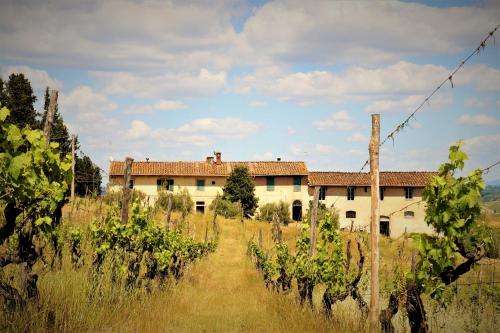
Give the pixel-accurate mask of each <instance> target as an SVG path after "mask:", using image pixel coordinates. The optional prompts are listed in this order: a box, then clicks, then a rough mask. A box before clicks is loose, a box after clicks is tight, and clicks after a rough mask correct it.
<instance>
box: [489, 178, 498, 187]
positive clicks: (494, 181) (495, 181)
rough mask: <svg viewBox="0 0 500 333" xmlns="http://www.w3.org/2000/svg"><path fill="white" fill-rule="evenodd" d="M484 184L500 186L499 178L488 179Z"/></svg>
mask: <svg viewBox="0 0 500 333" xmlns="http://www.w3.org/2000/svg"><path fill="white" fill-rule="evenodd" d="M486 185H488V186H500V179H495V180H488V181H486Z"/></svg>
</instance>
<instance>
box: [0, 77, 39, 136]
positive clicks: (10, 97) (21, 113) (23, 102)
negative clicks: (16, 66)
mask: <svg viewBox="0 0 500 333" xmlns="http://www.w3.org/2000/svg"><path fill="white" fill-rule="evenodd" d="M0 86H1V89H0V103H1V104H2V106H4V107H7V109H9V110H10V117H9V120H10V122H11V123H12V124H15V125H17V126H18V127H20V128H23V127H24V126H30V127H31V128H32V129H35V128H40V123H39V121H38V117H39V114H38V113H37V112H36V110H35V106H34V104H35V102H36V96H35V95H34V94H33V89H32V88H31V84H30V82H29V81H28V79H27V78H26V77H25V76H24V74H22V73H19V74H14V73H13V74H11V75H10V76H9V80H8V81H7V82H3V81H2V83H1V84H0Z"/></svg>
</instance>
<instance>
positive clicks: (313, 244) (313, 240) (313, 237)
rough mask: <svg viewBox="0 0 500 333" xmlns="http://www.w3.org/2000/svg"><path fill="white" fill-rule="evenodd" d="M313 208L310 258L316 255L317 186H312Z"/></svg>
mask: <svg viewBox="0 0 500 333" xmlns="http://www.w3.org/2000/svg"><path fill="white" fill-rule="evenodd" d="M313 193H314V194H313V206H312V210H311V249H310V254H311V257H314V255H315V254H316V220H317V218H318V201H319V186H314V192H313Z"/></svg>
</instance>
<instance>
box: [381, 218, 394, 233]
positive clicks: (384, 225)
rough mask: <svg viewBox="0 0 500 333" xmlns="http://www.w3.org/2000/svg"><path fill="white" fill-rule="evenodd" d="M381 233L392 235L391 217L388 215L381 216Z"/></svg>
mask: <svg viewBox="0 0 500 333" xmlns="http://www.w3.org/2000/svg"><path fill="white" fill-rule="evenodd" d="M380 234H381V235H384V236H387V237H389V236H390V235H391V229H390V224H389V218H388V217H387V216H381V217H380Z"/></svg>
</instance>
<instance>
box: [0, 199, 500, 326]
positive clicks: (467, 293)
mask: <svg viewBox="0 0 500 333" xmlns="http://www.w3.org/2000/svg"><path fill="white" fill-rule="evenodd" d="M104 208H105V205H102V206H101V204H100V203H99V202H94V201H79V202H78V203H77V204H76V205H75V206H73V207H71V206H68V207H66V208H65V210H64V213H65V214H64V224H65V225H72V224H73V225H80V226H82V225H83V226H86V225H88V224H89V223H90V222H91V221H92V219H94V218H95V216H96V215H98V214H100V213H102V211H103V210H104ZM155 219H156V220H157V221H158V223H161V221H162V219H163V215H162V213H161V212H158V213H157V214H156V216H155ZM189 220H190V222H191V226H190V229H191V230H193V229H194V230H195V236H194V237H196V238H197V239H198V240H202V239H203V238H204V234H205V227H206V223H207V221H208V222H211V216H210V214H207V215H205V216H201V215H191V216H190V218H189ZM219 224H220V231H221V234H220V244H219V246H218V248H217V250H216V252H215V253H212V254H209V255H208V256H207V257H205V258H203V259H201V260H199V261H197V262H195V263H193V264H192V265H191V266H190V267H189V268H188V269H187V271H186V272H185V274H184V277H183V278H182V279H181V280H180V281H179V282H178V283H176V282H174V281H170V282H169V283H168V284H167V285H166V286H165V287H163V288H160V287H156V288H153V291H152V292H151V293H148V292H146V291H145V288H139V289H137V290H136V291H133V292H129V291H125V290H124V288H123V287H122V286H121V285H120V283H112V282H111V281H110V278H109V271H108V272H107V273H106V274H105V275H104V277H103V279H102V280H101V281H99V286H98V288H92V285H91V283H90V279H89V276H90V262H91V257H90V255H89V253H90V249H89V247H88V246H89V244H88V241H85V244H86V247H85V248H84V251H85V253H87V254H86V255H85V265H84V266H83V267H81V268H79V269H77V270H75V269H72V268H71V265H70V263H69V258H68V257H69V256H68V253H67V251H65V253H64V254H65V256H64V262H63V265H62V268H61V269H59V270H55V271H51V270H46V269H44V268H43V267H42V266H41V265H40V267H36V270H37V271H38V273H39V275H40V280H39V287H40V293H41V297H40V301H39V302H38V303H37V304H30V305H29V306H27V307H26V308H25V309H24V310H23V311H22V312H17V313H15V314H13V315H9V314H7V313H6V312H3V313H2V316H1V317H0V325H1V326H0V328H1V330H2V331H6V332H193V331H194V332H199V331H202V332H214V331H216V332H326V331H338V332H360V331H361V332H362V331H365V330H366V325H365V322H364V320H363V319H362V318H361V315H360V313H359V312H358V310H357V307H356V306H355V304H354V302H352V300H347V301H345V302H343V303H341V304H337V305H335V308H334V318H333V319H332V320H327V319H325V317H324V316H323V314H322V312H321V302H320V300H321V295H322V292H323V290H324V289H323V288H322V287H321V286H318V287H317V288H315V293H314V308H310V307H308V306H305V307H301V306H300V305H299V304H298V302H297V293H296V288H294V290H293V291H292V292H291V293H288V294H276V293H274V292H271V291H270V290H267V289H266V288H265V285H264V282H263V280H262V278H261V276H260V274H259V272H258V271H257V270H256V269H255V267H254V266H253V264H252V262H251V260H250V259H249V258H248V257H247V256H246V246H247V242H248V240H249V239H251V238H252V237H253V238H254V239H256V238H257V235H258V233H259V230H260V229H261V230H262V234H263V243H264V246H265V247H266V248H268V249H271V250H272V246H273V243H272V240H271V230H270V225H269V224H267V223H263V222H256V221H251V220H245V221H244V223H241V222H240V221H239V220H226V219H219ZM193 226H195V227H194V228H193ZM299 228H300V226H299V225H297V224H291V225H289V226H287V227H284V228H283V236H284V240H285V241H287V242H288V243H289V244H290V247H291V249H292V251H293V249H294V246H295V240H296V237H297V234H298V232H299ZM354 236H355V235H353V234H347V233H346V234H344V235H343V238H344V239H347V238H349V237H354ZM361 237H362V238H364V239H366V235H361ZM364 248H365V252H366V254H367V255H368V249H367V244H366V242H365V244H364ZM400 250H401V251H400ZM399 253H401V254H399ZM411 253H412V241H411V239H406V240H405V239H403V238H401V239H397V240H390V239H387V238H383V239H382V240H381V281H382V282H381V287H382V296H383V297H382V299H383V304H382V307H385V306H386V304H385V302H386V299H387V295H388V293H389V291H390V290H392V288H393V285H392V284H393V282H394V268H395V266H396V265H403V266H405V267H407V266H408V265H409V263H410V262H411V260H410V258H411ZM353 254H354V259H355V260H356V259H357V253H356V251H353ZM367 259H368V257H367ZM490 262H491V263H493V264H492V265H490V264H489V263H490ZM368 263H369V260H368ZM4 274H5V275H15V274H16V272H15V271H10V272H9V271H7V272H5V273H4ZM478 278H479V279H481V278H482V281H483V282H484V281H489V279H493V280H494V281H500V266H498V261H497V260H496V261H491V260H485V261H484V265H482V266H481V268H480V270H478V271H473V272H470V273H468V274H467V276H465V277H463V278H462V279H461V280H460V282H461V283H471V282H474V281H478ZM368 281H369V267H368V269H367V273H366V274H364V276H363V279H362V282H361V289H362V292H363V295H364V296H365V299H366V301H367V302H368V301H369V298H368V294H369V290H368ZM477 287H478V286H477V285H470V286H458V285H457V286H456V290H455V289H453V288H452V293H456V295H457V296H458V298H457V297H455V298H454V301H453V302H452V303H451V305H449V306H448V308H446V309H443V308H441V307H440V306H438V305H437V304H434V303H433V302H431V301H430V300H426V308H427V311H428V314H429V323H430V325H431V328H432V330H433V331H443V332H462V331H477V332H496V331H497V328H498V323H499V318H498V311H499V309H500V293H499V289H498V285H496V287H495V286H494V285H484V286H483V285H481V289H478V288H477ZM393 322H394V324H395V325H396V327H397V328H398V331H408V325H407V324H406V320H405V318H404V316H403V315H402V314H398V315H397V316H396V317H395V319H394V320H393Z"/></svg>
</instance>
